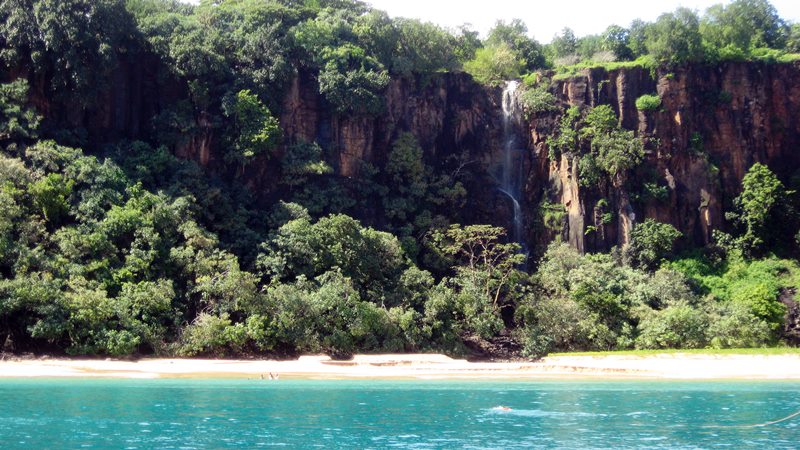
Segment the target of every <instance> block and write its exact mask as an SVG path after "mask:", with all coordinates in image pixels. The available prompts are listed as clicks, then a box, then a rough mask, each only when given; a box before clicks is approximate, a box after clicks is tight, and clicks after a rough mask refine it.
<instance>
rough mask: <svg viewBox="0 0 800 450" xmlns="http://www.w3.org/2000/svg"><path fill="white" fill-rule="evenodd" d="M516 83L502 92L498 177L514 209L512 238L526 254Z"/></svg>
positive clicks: (503, 191) (522, 155)
mask: <svg viewBox="0 0 800 450" xmlns="http://www.w3.org/2000/svg"><path fill="white" fill-rule="evenodd" d="M518 87H519V82H517V81H507V82H506V85H505V89H503V102H502V103H503V165H502V172H501V174H500V180H499V181H500V187H499V190H500V192H502V193H503V194H505V195H506V196H508V198H509V199H511V203H512V204H513V206H514V217H513V220H514V227H513V238H514V241H515V242H517V243H519V244H520V245H521V246H522V248H523V251H525V239H524V237H523V235H524V217H523V215H522V208H521V207H520V199H521V197H522V185H523V182H524V166H525V164H524V161H525V160H524V154H525V150H524V148H522V147H521V146H520V144H519V141H518V133H517V129H518V126H519V125H520V124H521V117H522V116H521V111H520V108H519V103H518V102H517V88H518Z"/></svg>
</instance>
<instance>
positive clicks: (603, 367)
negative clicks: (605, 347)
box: [0, 353, 800, 380]
mask: <svg viewBox="0 0 800 450" xmlns="http://www.w3.org/2000/svg"><path fill="white" fill-rule="evenodd" d="M270 374H272V376H273V377H275V378H279V379H297V378H302V379H398V378H399V379H518V380H524V379H576V378H590V379H591V378H626V379H687V380H706V379H787V380H800V355H798V354H786V355H710V354H694V353H692V354H689V353H664V354H655V355H647V356H638V355H613V354H612V355H600V356H553V357H547V358H544V359H542V360H540V361H537V362H503V363H496V362H467V361H466V360H460V359H452V358H449V357H447V356H444V355H432V354H417V355H357V356H355V357H354V358H353V359H352V360H349V361H334V360H331V359H330V358H328V357H327V356H303V357H300V358H299V359H297V360H292V361H268V360H263V361H262V360H202V359H141V360H138V361H121V360H108V359H107V360H101V359H93V360H89V359H87V360H78V359H20V360H14V359H6V360H4V361H1V362H0V378H12V377H13V378H30V377H79V378H93V377H100V378H255V379H265V380H269V379H270Z"/></svg>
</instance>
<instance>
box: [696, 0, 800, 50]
mask: <svg viewBox="0 0 800 450" xmlns="http://www.w3.org/2000/svg"><path fill="white" fill-rule="evenodd" d="M701 32H702V35H703V40H704V41H706V43H707V45H708V46H710V47H711V49H713V50H716V51H720V50H724V51H726V52H729V53H730V52H731V51H732V50H737V51H738V52H740V53H743V54H749V53H750V51H751V50H752V49H754V48H759V47H768V48H774V49H782V48H784V47H785V46H786V40H787V36H788V34H789V28H788V26H787V25H786V23H785V22H784V21H783V20H782V19H781V18H780V17H779V16H778V12H777V11H776V10H775V7H774V6H772V5H771V4H770V3H769V2H768V1H767V0H735V1H733V2H731V3H730V4H728V5H727V6H723V5H714V6H712V7H710V8H709V9H708V11H706V14H705V16H704V17H703V21H702V24H701Z"/></svg>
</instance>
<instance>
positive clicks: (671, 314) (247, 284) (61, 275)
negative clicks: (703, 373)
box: [0, 0, 800, 356]
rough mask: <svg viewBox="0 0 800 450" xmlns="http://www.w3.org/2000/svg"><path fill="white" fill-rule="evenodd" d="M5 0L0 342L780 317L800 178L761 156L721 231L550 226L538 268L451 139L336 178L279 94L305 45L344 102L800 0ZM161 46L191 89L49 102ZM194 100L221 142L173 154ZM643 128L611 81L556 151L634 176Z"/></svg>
mask: <svg viewBox="0 0 800 450" xmlns="http://www.w3.org/2000/svg"><path fill="white" fill-rule="evenodd" d="M0 17H2V25H0V64H2V72H1V73H2V81H3V82H2V84H0V347H2V348H0V350H15V351H49V352H61V351H64V352H66V353H68V354H80V355H86V354H102V355H131V354H151V353H156V354H177V355H187V356H189V355H214V356H218V355H233V354H270V355H294V354H298V353H303V352H327V353H330V354H333V355H337V356H346V355H349V354H352V353H353V352H356V351H445V352H449V353H468V352H470V351H479V349H480V348H482V347H484V345H485V344H486V343H488V342H502V343H505V344H504V345H505V346H506V349H507V350H508V351H509V352H510V353H508V354H516V353H517V352H518V351H520V352H521V353H522V354H523V355H526V356H537V355H541V354H544V353H546V352H548V351H552V350H593V349H627V348H642V349H650V348H701V347H705V346H712V347H718V348H725V347H742V346H765V345H772V344H776V343H778V342H779V340H780V339H781V332H782V325H783V321H784V313H785V306H784V305H783V304H782V303H781V302H780V301H779V299H780V297H781V296H783V295H789V294H791V293H793V290H794V289H796V288H797V287H798V285H800V278H798V277H799V276H800V266H798V264H797V262H796V261H795V260H794V259H791V255H793V254H795V253H794V252H796V250H797V249H796V243H795V242H794V241H792V242H787V240H786V239H778V238H779V237H781V236H786V235H787V234H786V233H790V235H792V236H794V235H795V233H797V231H798V230H797V229H796V228H797V227H796V226H795V225H793V224H796V223H797V217H796V216H795V215H794V210H793V208H792V207H790V206H791V205H792V204H794V202H795V201H796V198H795V194H794V192H793V191H792V190H791V189H788V188H787V187H785V186H784V184H783V183H781V181H780V180H778V179H777V177H775V175H774V174H773V173H772V172H771V171H770V170H769V168H767V167H766V166H762V165H759V164H756V165H755V166H753V167H752V168H751V169H750V171H749V173H748V175H747V176H746V177H745V179H744V182H743V186H742V193H741V196H740V197H738V198H737V200H736V202H735V207H734V209H733V210H731V211H729V217H728V220H729V221H730V223H731V225H732V226H731V229H730V230H729V231H730V233H728V234H724V233H718V234H717V245H716V246H714V247H713V248H710V249H704V250H702V251H701V250H698V251H696V252H695V253H690V254H682V256H676V255H675V254H674V253H673V250H674V249H675V243H676V241H678V240H680V233H679V232H678V231H677V230H675V229H674V228H673V227H672V226H670V225H667V224H662V223H658V222H655V221H652V220H649V219H648V220H645V221H642V222H640V223H638V224H637V225H636V227H635V228H634V229H633V231H632V233H631V242H630V245H627V246H625V247H624V248H622V249H614V251H612V252H611V253H609V254H592V255H581V254H579V253H578V252H576V251H575V250H573V249H571V248H569V247H568V246H567V245H565V244H562V243H560V242H554V243H552V244H551V245H550V247H549V248H548V249H547V251H546V253H545V254H544V255H543V257H542V259H541V261H536V262H537V264H536V265H535V266H532V267H535V268H536V271H535V272H534V273H528V272H526V271H524V270H522V268H523V267H525V266H524V265H523V262H524V260H525V256H524V255H522V254H521V253H520V247H519V245H518V244H516V243H511V242H509V240H508V239H507V238H506V236H505V231H504V230H503V229H502V228H497V227H493V226H489V225H480V224H471V225H459V224H458V223H459V222H462V220H461V219H462V216H461V215H460V214H461V213H460V210H461V208H462V207H463V205H464V197H465V196H466V191H465V189H464V186H463V184H462V181H464V177H467V176H468V174H465V173H464V172H465V171H461V170H460V167H461V166H459V165H460V164H461V165H463V164H462V162H461V161H446V162H431V161H428V160H426V158H425V155H423V152H422V149H421V147H420V145H419V143H418V142H417V139H416V138H415V137H414V136H413V135H411V134H408V133H399V134H398V135H397V136H396V137H395V139H394V140H393V144H392V147H391V151H390V152H389V154H388V155H387V160H386V162H385V164H384V165H383V166H381V167H371V166H370V167H363V168H361V169H362V170H361V173H362V176H361V177H359V179H343V178H342V177H337V176H335V175H334V174H333V172H334V169H333V167H332V166H331V164H330V163H329V161H327V160H326V158H325V154H324V151H323V149H322V148H321V147H320V145H319V144H318V143H315V142H286V141H285V139H284V136H283V131H282V130H281V127H280V124H279V122H278V120H277V117H278V116H279V113H280V109H281V108H282V103H281V100H282V98H283V96H284V93H285V91H286V90H287V89H288V86H289V83H290V81H291V79H292V76H293V74H295V73H296V72H297V71H299V70H303V71H307V72H308V73H312V74H313V76H314V77H315V79H316V81H317V82H318V86H319V94H320V95H321V96H322V97H323V98H324V99H325V101H326V102H327V105H326V106H328V107H330V109H331V110H333V111H335V112H336V113H337V114H342V115H355V116H359V117H369V116H374V115H378V114H379V113H380V112H381V111H382V110H383V108H384V106H385V105H384V104H383V101H384V97H383V95H382V93H383V90H384V89H385V88H386V86H387V85H388V83H389V80H390V78H391V77H406V78H412V77H413V78H415V79H417V80H419V81H420V82H421V83H425V82H426V80H430V79H431V78H432V77H433V74H435V73H436V72H442V71H459V70H465V71H467V72H469V73H471V74H473V76H474V77H475V78H476V79H477V80H479V81H481V82H483V83H487V84H495V83H498V82H500V81H501V80H504V79H508V78H513V77H518V76H520V75H522V74H526V73H529V72H532V71H534V70H537V69H541V68H546V67H551V66H553V65H563V64H565V61H567V60H568V61H572V62H579V61H581V60H594V61H599V60H603V61H610V60H612V59H613V60H616V61H630V60H634V59H636V58H639V57H642V56H646V57H650V58H653V59H654V60H655V61H658V62H659V63H666V64H677V63H683V62H691V61H699V60H707V61H719V60H724V59H748V58H761V57H770V58H778V57H779V56H780V55H783V54H784V53H788V52H796V51H798V50H800V48H798V47H800V40H798V39H800V36H799V35H798V32H797V25H792V26H791V27H790V26H789V25H787V24H785V23H784V22H783V21H781V20H780V18H778V17H777V15H776V14H775V11H774V8H772V7H771V6H770V5H769V4H768V3H766V2H764V1H760V0H737V1H735V2H733V3H731V4H730V5H729V6H727V7H722V6H719V7H713V8H711V9H709V11H708V12H707V13H706V15H705V16H703V18H698V17H697V15H696V14H695V13H694V12H692V11H688V10H685V9H680V10H678V11H676V12H675V13H670V14H665V15H664V16H662V17H660V18H659V19H658V20H657V21H656V22H655V23H652V24H645V23H641V22H635V23H634V24H632V25H631V27H630V28H629V29H624V28H621V27H617V26H612V27H609V29H608V30H607V31H606V32H605V33H604V34H603V35H602V36H588V37H584V38H580V39H577V38H575V36H574V35H573V33H572V32H571V31H569V30H565V31H564V33H562V34H561V35H559V36H558V37H556V38H555V39H554V40H553V42H552V43H550V44H548V45H544V46H543V45H541V44H539V43H538V42H536V41H535V40H533V39H531V38H529V37H528V36H527V29H526V27H525V25H524V24H523V23H522V22H521V21H513V22H511V23H502V22H500V23H498V24H497V26H496V27H495V28H494V29H493V30H492V31H491V33H490V34H489V36H488V37H487V39H486V40H484V41H481V40H480V39H479V38H478V37H477V33H475V32H473V31H470V30H468V29H462V30H460V31H459V32H456V33H453V32H450V31H448V30H444V29H442V28H440V27H438V26H436V25H433V24H430V23H424V22H420V21H416V20H408V19H392V18H389V17H388V16H387V15H386V14H385V13H383V12H381V11H377V10H374V9H372V8H370V7H369V6H367V5H366V4H364V3H362V2H358V1H350V0H316V1H304V2H302V1H292V0H272V1H261V0H229V1H221V2H219V1H217V2H212V1H203V2H201V4H200V5H199V6H189V5H185V4H182V3H180V2H176V1H169V0H127V1H122V0H36V1H10V0H2V1H0ZM742 18H747V19H748V20H741V19H742ZM598 55H599V56H598ZM152 57H155V58H157V59H158V60H159V61H160V63H161V64H162V65H163V66H164V67H167V68H168V70H167V71H165V72H164V73H161V74H159V77H158V82H159V83H161V84H162V87H163V90H164V92H169V91H170V90H172V91H176V92H178V93H177V94H175V95H174V96H173V97H174V98H172V97H170V96H166V97H165V99H164V103H163V105H162V108H161V109H160V110H158V111H154V117H153V118H152V120H151V122H149V123H148V124H146V125H143V130H142V132H141V133H140V135H139V136H137V138H136V139H119V138H118V139H113V140H111V141H109V140H107V139H104V138H101V137H98V136H96V135H95V134H94V130H86V129H83V128H81V127H80V126H75V125H74V123H75V122H76V121H75V120H74V118H71V117H69V114H52V113H50V111H51V110H59V111H70V110H72V109H75V110H80V108H81V107H82V105H87V104H92V102H95V101H96V100H97V98H98V96H99V95H100V93H101V92H103V90H104V89H106V88H107V87H108V85H109V83H110V77H109V75H110V74H111V73H112V70H113V68H114V67H115V65H117V64H120V63H121V62H122V61H127V62H128V63H130V62H134V63H135V62H136V61H137V60H139V59H143V58H152ZM522 101H523V103H524V105H525V108H526V111H527V112H528V113H538V112H544V111H554V110H557V109H558V107H557V106H556V105H555V104H554V97H553V95H552V94H551V93H549V92H548V91H547V89H546V85H545V84H544V83H540V84H536V83H530V86H529V88H528V89H527V90H526V91H525V93H524V94H523V99H522ZM636 103H637V107H639V108H640V109H641V110H643V111H647V110H653V109H657V108H658V107H659V105H660V99H658V97H657V96H653V97H647V98H640V99H639V101H637V102H636ZM200 126H203V127H205V128H206V129H207V130H211V132H209V133H212V134H213V135H214V136H216V139H218V140H219V143H220V147H221V148H222V149H224V154H225V156H224V167H222V168H220V169H219V170H217V171H215V172H213V173H209V172H207V171H206V170H205V169H204V168H202V167H200V166H198V165H197V164H196V163H194V162H192V161H190V160H187V159H182V158H178V157H176V156H175V149H177V148H180V147H182V146H184V145H186V144H187V142H186V140H187V139H188V138H189V137H190V136H192V135H193V133H194V132H195V131H197V128H198V127H200ZM648 145H652V143H649V142H647V140H646V139H644V138H643V137H642V136H638V135H636V134H635V133H634V132H633V131H629V130H625V129H622V128H620V127H619V125H618V120H617V117H616V115H615V114H614V112H613V110H612V109H611V108H609V107H608V106H604V105H600V106H597V107H595V108H593V109H590V110H587V111H581V110H579V109H578V108H571V109H569V110H567V111H565V113H564V114H563V115H562V118H561V122H560V126H559V129H558V132H557V133H556V135H555V136H553V139H552V141H551V142H550V145H549V151H550V153H551V157H556V156H558V155H561V154H570V155H571V156H573V157H574V158H576V161H578V167H579V170H580V174H581V183H582V184H585V185H586V186H587V187H597V186H601V185H613V186H620V185H623V184H626V183H630V182H631V179H632V178H637V179H638V178H640V177H638V175H637V170H638V169H639V165H640V163H641V162H642V161H643V159H644V157H645V153H646V151H647V150H648ZM258 158H260V159H262V160H267V161H268V162H269V163H270V164H269V165H270V166H271V167H273V168H275V171H274V172H273V173H274V174H275V175H276V176H275V179H274V180H273V181H274V183H273V188H274V189H273V192H272V193H271V197H270V198H271V201H270V202H269V203H270V204H269V205H266V206H265V205H263V204H261V203H257V202H255V201H254V199H253V198H252V197H253V196H252V192H251V191H250V190H248V188H247V187H245V186H243V185H242V184H240V182H239V177H238V175H240V174H241V173H243V171H244V170H245V169H247V168H248V166H249V165H250V164H251V163H252V162H253V161H254V160H256V159H258ZM453 166H455V167H459V170H452V168H453ZM643 183H644V184H643V187H647V184H646V180H645V182H643ZM658 189H659V187H658V186H655V185H653V186H650V191H652V193H653V194H652V195H659V194H658ZM604 201H605V200H602V199H601V200H600V201H598V202H597V203H596V204H597V208H598V212H599V216H600V217H602V218H603V219H602V220H608V221H610V220H611V217H610V214H611V212H609V211H608V210H607V203H603V202H604ZM604 205H605V206H604ZM550 206H551V208H550V209H549V210H547V211H545V214H543V222H544V224H545V226H548V224H550V226H552V227H553V228H558V226H559V222H560V221H561V219H562V217H561V215H563V208H562V207H561V206H560V205H556V204H554V205H550ZM604 208H605V209H604ZM546 209H547V208H545V210H546ZM363 210H369V211H378V213H377V214H374V215H364V216H361V217H359V212H360V211H363ZM781 214H783V215H784V216H785V217H782V218H779V219H777V220H776V219H775V218H776V217H778V216H779V215H781ZM376 216H377V217H376ZM354 217H358V218H359V219H360V220H357V219H356V218H354ZM776 224H777V225H776ZM776 226H780V227H789V228H791V227H794V229H788V230H787V229H783V228H782V229H779V230H776V229H775V227H776ZM589 231H592V230H587V232H589ZM595 231H596V230H595ZM776 253H777V254H779V255H780V257H778V256H775V254H776ZM782 258H785V259H782Z"/></svg>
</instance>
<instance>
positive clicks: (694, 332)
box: [636, 305, 708, 349]
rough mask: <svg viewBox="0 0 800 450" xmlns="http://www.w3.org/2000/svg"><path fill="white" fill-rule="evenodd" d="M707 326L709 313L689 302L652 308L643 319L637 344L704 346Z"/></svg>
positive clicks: (663, 346)
mask: <svg viewBox="0 0 800 450" xmlns="http://www.w3.org/2000/svg"><path fill="white" fill-rule="evenodd" d="M707 327H708V317H707V316H706V315H705V314H704V313H703V312H702V311H700V310H697V309H694V308H692V307H691V306H688V305H682V306H671V307H668V308H666V309H663V310H661V311H652V312H650V313H649V314H646V315H645V317H644V318H643V319H642V321H641V322H639V328H638V329H639V336H638V337H637V338H636V348H639V349H659V348H702V347H704V346H705V345H706V335H705V330H706V328H707Z"/></svg>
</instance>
